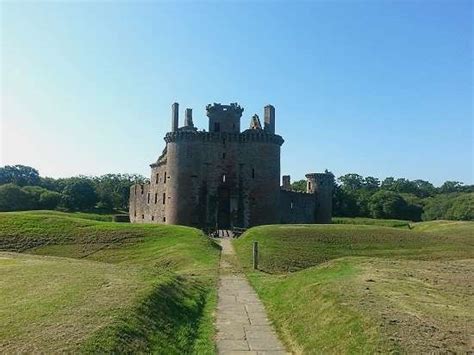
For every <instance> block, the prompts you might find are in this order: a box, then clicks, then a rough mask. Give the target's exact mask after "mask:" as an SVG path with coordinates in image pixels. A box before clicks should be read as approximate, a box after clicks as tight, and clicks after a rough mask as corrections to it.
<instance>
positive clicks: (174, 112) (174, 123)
mask: <svg viewBox="0 0 474 355" xmlns="http://www.w3.org/2000/svg"><path fill="white" fill-rule="evenodd" d="M178 121H179V104H178V103H177V102H175V103H174V104H173V105H171V132H176V131H177V130H178Z"/></svg>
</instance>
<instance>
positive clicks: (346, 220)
mask: <svg viewBox="0 0 474 355" xmlns="http://www.w3.org/2000/svg"><path fill="white" fill-rule="evenodd" d="M332 223H334V224H363V225H369V226H380V227H397V228H406V229H410V222H409V221H404V220H401V219H375V218H363V217H354V218H350V217H333V219H332Z"/></svg>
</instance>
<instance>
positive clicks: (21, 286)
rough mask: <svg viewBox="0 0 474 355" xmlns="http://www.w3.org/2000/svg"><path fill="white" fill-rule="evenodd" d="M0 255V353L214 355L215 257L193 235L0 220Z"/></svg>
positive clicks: (39, 216)
mask: <svg viewBox="0 0 474 355" xmlns="http://www.w3.org/2000/svg"><path fill="white" fill-rule="evenodd" d="M84 217H85V218H84ZM92 217H93V216H92ZM0 251H3V252H1V253H0V273H1V274H2V275H5V277H4V276H2V279H1V281H0V282H1V284H0V286H1V289H2V293H1V295H0V314H2V316H1V317H0V344H1V345H0V352H38V351H42V352H51V351H54V352H58V351H59V352H78V351H83V352H156V351H159V352H166V353H192V352H199V353H213V352H214V345H213V339H212V337H213V326H212V311H213V308H214V305H215V302H216V294H215V283H216V279H217V263H218V257H219V250H218V248H217V247H216V245H215V244H214V243H213V242H212V241H210V240H209V239H208V238H206V237H205V236H204V235H203V234H202V233H201V232H200V231H198V230H196V229H193V228H187V227H179V226H156V225H131V224H120V223H112V222H101V221H97V220H94V218H91V216H83V215H77V214H71V215H69V214H63V213H56V212H53V213H45V212H29V213H27V212H20V213H1V214H0ZM17 252H21V254H19V253H17ZM32 334H33V335H34V336H33V337H32Z"/></svg>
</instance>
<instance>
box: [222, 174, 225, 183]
mask: <svg viewBox="0 0 474 355" xmlns="http://www.w3.org/2000/svg"><path fill="white" fill-rule="evenodd" d="M222 182H225V174H222Z"/></svg>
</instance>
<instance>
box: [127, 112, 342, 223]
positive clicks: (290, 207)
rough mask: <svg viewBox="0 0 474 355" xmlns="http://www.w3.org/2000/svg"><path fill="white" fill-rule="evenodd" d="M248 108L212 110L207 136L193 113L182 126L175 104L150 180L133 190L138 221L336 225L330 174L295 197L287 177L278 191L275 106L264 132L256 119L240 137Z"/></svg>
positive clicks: (311, 178) (314, 178)
mask: <svg viewBox="0 0 474 355" xmlns="http://www.w3.org/2000/svg"><path fill="white" fill-rule="evenodd" d="M243 111H244V109H243V108H242V107H240V106H239V105H238V104H236V103H232V104H230V105H221V104H213V105H208V106H207V107H206V112H207V116H208V118H209V130H208V131H204V130H203V131H198V130H197V128H196V127H194V124H193V119H192V110H191V109H186V111H185V125H184V126H183V127H178V121H179V105H178V104H177V103H174V104H173V105H172V118H171V127H172V129H171V132H168V133H167V134H166V135H165V138H164V139H165V142H166V146H165V149H164V150H163V153H162V154H161V155H160V157H159V158H158V159H157V161H156V162H155V163H153V164H151V165H150V167H151V177H150V182H149V183H147V184H143V185H138V184H137V185H134V186H132V187H131V192H130V220H131V221H132V222H135V223H166V224H181V225H188V226H195V227H201V228H204V227H211V228H214V227H217V228H221V229H224V228H230V227H233V226H235V227H249V226H255V225H261V224H276V223H315V222H317V223H330V221H331V208H332V205H331V201H332V183H333V182H332V176H331V175H330V174H326V173H323V174H308V175H306V177H307V179H308V183H307V184H308V185H307V192H306V193H300V192H294V191H291V188H290V180H289V176H286V177H284V182H283V186H282V187H280V147H281V145H282V144H283V142H284V140H283V138H282V137H281V136H279V135H277V134H275V108H274V107H273V106H271V105H268V106H266V107H265V110H264V126H263V127H262V125H261V123H260V119H259V117H258V116H257V115H254V116H253V117H252V119H251V124H250V128H249V129H247V130H244V131H243V132H241V131H240V118H241V116H242V112H243Z"/></svg>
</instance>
